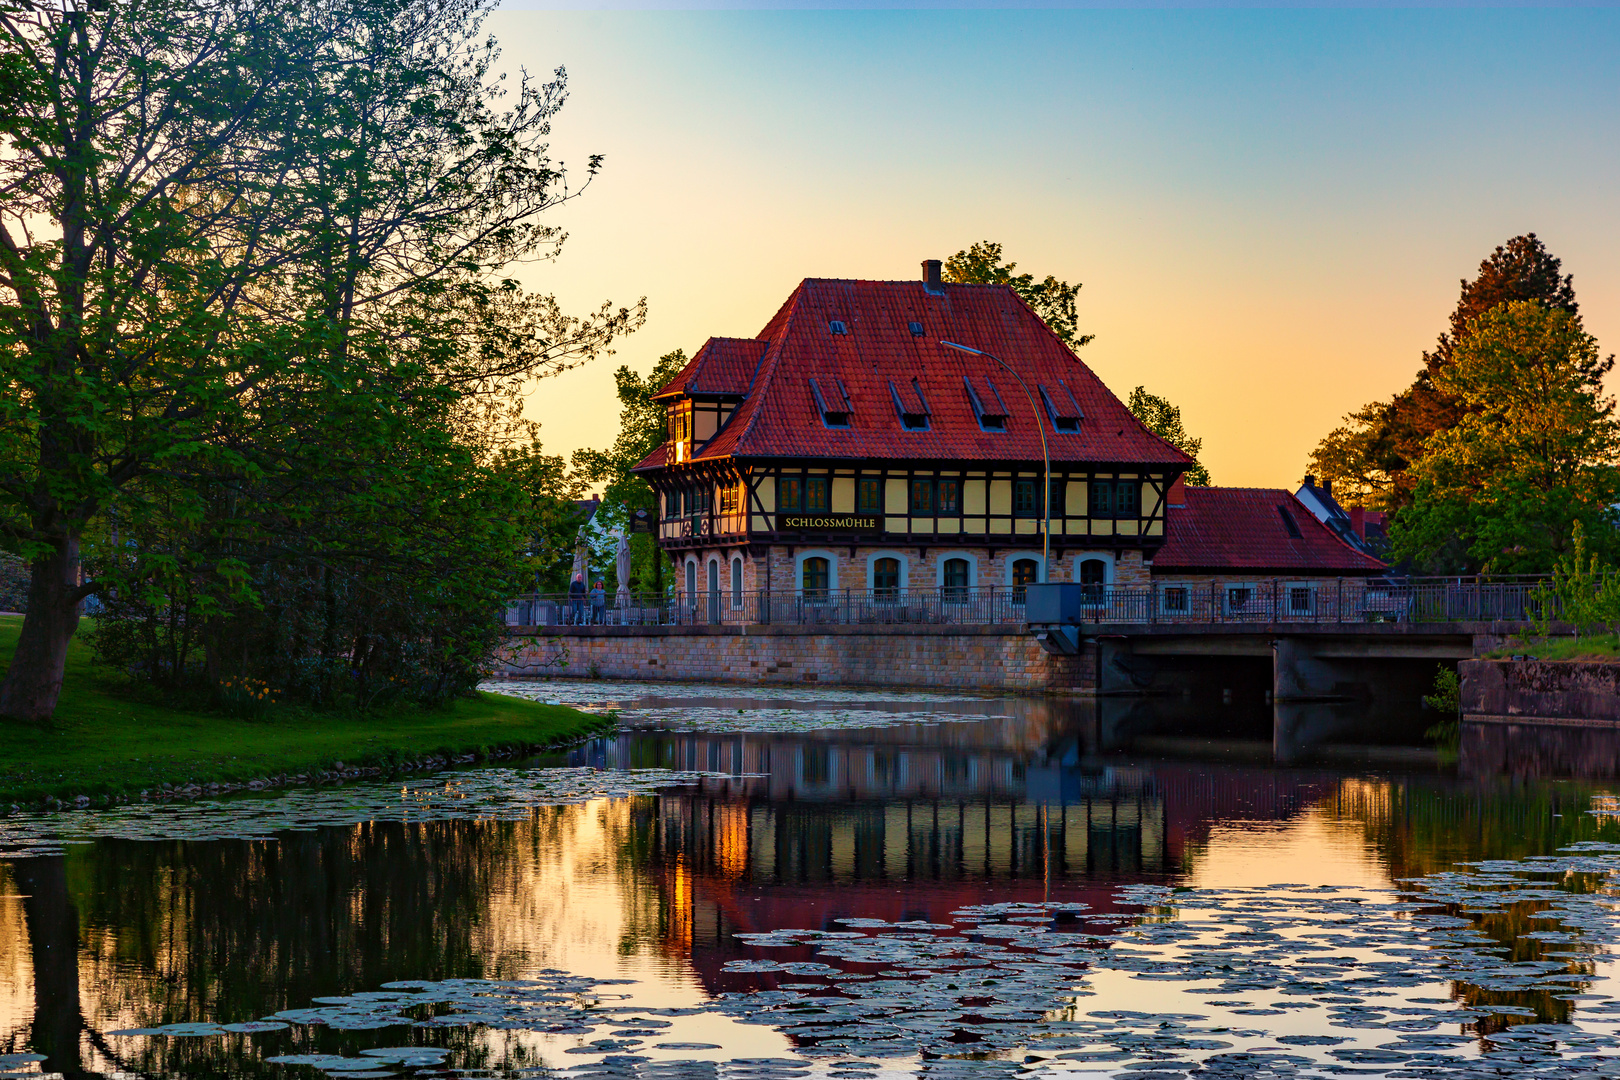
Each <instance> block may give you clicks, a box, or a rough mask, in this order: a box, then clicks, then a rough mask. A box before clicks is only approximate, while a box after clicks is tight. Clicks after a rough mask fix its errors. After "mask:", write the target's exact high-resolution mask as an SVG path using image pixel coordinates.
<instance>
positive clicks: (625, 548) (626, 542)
mask: <svg viewBox="0 0 1620 1080" xmlns="http://www.w3.org/2000/svg"><path fill="white" fill-rule="evenodd" d="M614 569H615V570H616V571H617V572H618V575H619V591H618V592H617V593H616V594H615V595H614V598H613V603H614V605H615V606H617V607H618V609H619V610H620V611H624V610H626V609H627V608H629V606H630V537H629V536H628V535H626V534H620V536H619V554H618V560H617V565H616V566H615V567H614Z"/></svg>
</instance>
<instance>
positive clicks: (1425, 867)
mask: <svg viewBox="0 0 1620 1080" xmlns="http://www.w3.org/2000/svg"><path fill="white" fill-rule="evenodd" d="M1593 793H1594V789H1591V788H1588V787H1584V786H1582V787H1571V786H1570V785H1556V786H1555V785H1551V784H1545V785H1541V784H1525V783H1522V782H1519V783H1514V782H1506V781H1504V782H1497V783H1489V784H1469V785H1466V786H1464V785H1458V784H1419V783H1413V782H1410V781H1400V782H1388V781H1386V782H1376V783H1375V782H1368V781H1360V780H1357V781H1346V782H1345V783H1343V784H1341V785H1340V788H1339V790H1338V791H1337V792H1336V793H1335V795H1334V796H1333V797H1332V798H1331V799H1330V800H1328V801H1326V802H1324V803H1323V806H1324V807H1325V808H1327V809H1329V810H1331V811H1332V812H1333V813H1335V814H1336V815H1338V816H1341V817H1344V818H1348V819H1353V820H1356V821H1359V822H1360V823H1361V824H1362V827H1363V830H1364V832H1365V834H1366V837H1367V841H1368V844H1369V846H1370V847H1373V848H1375V849H1376V850H1378V851H1379V852H1381V853H1382V854H1383V856H1384V857H1385V858H1386V859H1387V860H1388V863H1389V867H1390V876H1391V878H1392V879H1394V880H1397V881H1398V880H1401V879H1404V878H1416V877H1423V876H1425V875H1428V874H1433V873H1438V872H1445V871H1451V870H1456V869H1463V870H1466V869H1467V868H1466V867H1458V866H1457V864H1458V863H1461V862H1469V861H1474V860H1479V859H1504V860H1512V859H1522V858H1525V857H1527V856H1532V855H1544V854H1548V853H1550V852H1554V851H1557V850H1558V849H1559V848H1562V847H1567V846H1569V845H1571V844H1575V843H1578V842H1580V841H1583V840H1607V841H1611V842H1613V841H1617V840H1620V824H1617V823H1615V822H1613V821H1603V820H1601V819H1599V818H1597V817H1594V816H1593V815H1591V814H1589V813H1587V812H1586V811H1587V810H1588V809H1589V808H1590V806H1591V805H1592V795H1593ZM1519 880H1520V881H1521V882H1522V883H1524V884H1530V883H1532V882H1533V883H1534V886H1535V887H1536V888H1539V889H1558V890H1562V891H1564V892H1570V893H1592V892H1596V891H1598V890H1599V889H1600V888H1601V887H1602V885H1603V882H1602V879H1600V878H1599V877H1598V876H1596V875H1593V874H1570V875H1564V876H1559V877H1557V878H1554V879H1551V880H1548V879H1545V878H1543V877H1537V878H1529V877H1525V878H1520V879H1519ZM1509 887H1510V888H1511V887H1512V886H1509ZM1551 906H1552V905H1551V903H1550V902H1549V901H1545V900H1533V901H1532V900H1527V901H1521V902H1518V903H1513V904H1511V905H1509V906H1508V907H1507V908H1506V909H1505V910H1503V911H1501V912H1489V913H1481V912H1477V911H1471V910H1465V908H1466V905H1461V904H1439V905H1436V906H1435V910H1437V911H1443V912H1445V913H1446V914H1447V915H1450V916H1453V917H1455V918H1460V919H1468V920H1470V921H1471V922H1472V924H1473V929H1474V930H1476V931H1478V932H1479V933H1481V934H1484V935H1485V936H1487V937H1489V938H1490V939H1491V940H1492V941H1494V942H1495V943H1496V945H1495V946H1494V947H1489V948H1490V951H1491V952H1492V953H1494V954H1495V955H1498V956H1505V957H1507V958H1508V959H1510V960H1512V961H1513V962H1520V961H1554V962H1558V963H1562V964H1563V965H1564V972H1565V973H1567V974H1575V975H1585V976H1592V975H1593V974H1594V971H1595V957H1596V955H1597V952H1598V949H1597V947H1596V946H1594V945H1590V944H1587V943H1585V942H1582V941H1580V940H1579V939H1580V937H1581V935H1582V931H1581V929H1580V928H1579V927H1575V926H1562V927H1561V929H1562V930H1564V931H1565V932H1566V933H1569V934H1570V935H1571V936H1572V937H1573V938H1575V939H1576V940H1574V941H1568V942H1554V943H1549V942H1545V941H1542V940H1540V939H1537V938H1530V937H1526V936H1525V935H1526V934H1530V933H1534V932H1536V931H1539V930H1551V929H1553V928H1554V927H1555V926H1556V925H1558V924H1557V923H1556V922H1555V921H1554V919H1553V917H1552V916H1550V915H1541V914H1539V913H1540V912H1544V911H1546V910H1547V909H1548V908H1550V907H1551ZM1570 952H1579V953H1582V954H1585V956H1582V957H1571V956H1552V955H1550V954H1551V953H1570ZM1587 957H1591V958H1592V959H1588V958H1587ZM1569 986H1570V988H1571V989H1570V990H1556V989H1535V990H1506V991H1504V990H1485V989H1481V988H1480V987H1477V986H1473V985H1471V984H1469V983H1467V982H1453V983H1452V997H1453V998H1455V999H1456V1000H1458V1001H1460V1002H1463V1003H1465V1004H1467V1005H1470V1006H1482V1007H1483V1006H1490V1005H1509V1006H1518V1007H1520V1008H1525V1009H1532V1010H1534V1011H1535V1016H1534V1017H1533V1018H1532V1017H1517V1016H1515V1017H1509V1016H1502V1015H1496V1016H1492V1017H1489V1018H1487V1019H1485V1020H1482V1021H1481V1022H1479V1023H1478V1024H1476V1025H1474V1028H1475V1030H1476V1031H1478V1032H1479V1033H1480V1034H1481V1035H1489V1034H1491V1033H1494V1032H1498V1031H1503V1030H1506V1029H1507V1028H1509V1027H1512V1026H1514V1025H1516V1024H1521V1023H1568V1022H1570V1020H1571V1019H1572V1017H1573V1016H1574V1015H1575V1011H1576V1010H1575V1003H1573V1002H1569V1001H1561V1000H1559V997H1558V995H1567V994H1568V993H1570V992H1572V991H1578V990H1583V989H1585V988H1586V987H1588V986H1590V981H1589V980H1582V981H1580V982H1576V983H1571V984H1569Z"/></svg>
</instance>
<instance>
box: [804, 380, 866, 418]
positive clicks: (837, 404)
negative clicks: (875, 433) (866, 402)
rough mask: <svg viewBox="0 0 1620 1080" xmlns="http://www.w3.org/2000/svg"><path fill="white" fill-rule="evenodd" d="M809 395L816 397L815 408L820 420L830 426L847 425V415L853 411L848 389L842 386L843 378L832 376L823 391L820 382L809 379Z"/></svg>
mask: <svg viewBox="0 0 1620 1080" xmlns="http://www.w3.org/2000/svg"><path fill="white" fill-rule="evenodd" d="M810 396H811V397H813V398H815V399H816V409H817V410H818V411H819V412H820V413H821V422H822V423H823V424H826V425H827V426H828V427H830V428H847V427H849V417H850V414H851V413H852V412H854V411H855V409H854V406H853V405H852V404H851V403H850V400H849V391H848V390H847V389H846V388H845V387H844V380H843V379H839V378H834V379H833V380H832V382H831V383H829V384H828V386H827V392H825V393H823V392H822V389H821V383H820V381H819V380H817V379H813V378H812V379H811V380H810Z"/></svg>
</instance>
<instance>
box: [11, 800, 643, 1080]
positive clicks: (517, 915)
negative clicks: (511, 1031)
mask: <svg viewBox="0 0 1620 1080" xmlns="http://www.w3.org/2000/svg"><path fill="white" fill-rule="evenodd" d="M629 810H630V807H629V806H628V805H627V804H626V803H625V802H623V801H621V802H618V803H599V804H594V805H589V806H560V807H547V808H543V809H540V810H537V811H536V812H535V813H534V814H533V815H531V817H530V819H529V820H527V821H522V822H491V821H451V822H438V823H435V824H432V825H428V826H424V825H404V824H399V823H370V824H364V825H357V826H352V827H341V828H328V829H322V830H320V831H317V832H309V833H291V834H286V835H283V836H282V837H280V838H278V839H277V840H275V841H247V840H242V841H211V842H194V843H170V842H161V843H154V842H137V841H118V840H104V841H98V842H96V843H93V844H88V845H83V846H75V847H73V848H71V849H70V852H71V854H69V855H68V856H66V857H65V858H62V857H57V858H43V859H25V860H17V861H16V862H15V863H13V864H11V871H10V872H11V875H12V877H13V878H15V879H16V888H17V891H19V892H22V893H25V894H28V895H29V896H30V899H29V900H28V901H26V902H25V903H26V911H25V918H26V921H27V925H28V950H29V954H30V959H31V963H32V968H33V972H34V987H35V1003H34V1004H35V1009H34V1013H35V1015H34V1018H33V1025H32V1028H31V1030H30V1031H28V1032H26V1033H15V1034H12V1038H13V1040H14V1041H16V1040H17V1038H18V1035H19V1034H20V1035H21V1036H22V1038H23V1039H25V1040H26V1041H27V1042H28V1044H29V1045H31V1046H33V1047H35V1048H37V1049H38V1051H39V1052H40V1053H47V1054H50V1055H51V1061H50V1062H48V1063H47V1064H46V1066H45V1067H46V1070H47V1071H58V1072H62V1073H65V1074H68V1075H73V1074H75V1073H79V1072H82V1071H83V1069H84V1067H85V1066H84V1065H82V1064H81V1060H82V1061H83V1062H90V1063H93V1067H95V1068H97V1069H98V1070H100V1069H111V1068H118V1069H122V1070H125V1071H131V1072H137V1073H148V1074H154V1075H159V1074H176V1073H182V1072H188V1073H189V1072H208V1071H211V1070H215V1069H221V1068H225V1067H226V1066H227V1064H228V1067H229V1068H230V1070H231V1071H233V1072H235V1071H245V1072H248V1073H257V1072H260V1071H263V1072H265V1073H266V1074H268V1073H270V1072H274V1071H275V1068H276V1067H274V1066H262V1065H260V1064H258V1062H257V1054H256V1053H254V1052H250V1047H251V1046H252V1045H253V1043H252V1042H251V1041H249V1040H247V1039H245V1038H243V1037H240V1036H229V1037H224V1038H208V1039H138V1040H130V1041H128V1042H127V1043H126V1042H124V1041H122V1040H113V1043H114V1044H116V1045H109V1044H108V1040H106V1039H105V1038H104V1037H103V1036H102V1034H101V1033H103V1032H106V1031H110V1030H117V1029H121V1028H126V1027H144V1026H153V1025H157V1024H163V1023H174V1022H218V1023H231V1022H237V1021H243V1020H251V1019H258V1018H260V1017H263V1016H266V1015H269V1014H270V1013H273V1012H276V1011H278V1010H280V1009H284V1008H289V1007H305V1006H307V1005H309V1004H310V1001H311V999H312V998H314V997H318V996H324V995H328V994H337V993H350V992H353V991H355V990H364V989H375V988H376V987H378V986H379V985H381V984H383V983H385V982H390V981H393V980H396V979H445V978H496V979H501V978H515V977H521V976H522V974H523V973H524V972H525V971H526V970H528V969H530V968H532V967H536V966H545V964H544V962H543V960H544V958H545V956H546V955H547V953H548V950H549V949H551V948H552V947H553V945H554V944H555V943H557V942H558V941H559V940H566V939H568V938H569V937H570V934H569V933H568V932H567V930H566V929H565V927H564V926H563V923H565V922H566V921H567V920H568V919H571V918H577V916H578V914H579V912H581V911H585V912H593V913H594V914H595V915H596V916H597V917H599V918H601V919H604V920H606V921H608V922H612V921H613V920H615V919H616V918H617V915H618V911H617V897H613V898H610V902H609V904H608V905H606V907H605V908H604V906H603V905H602V904H601V903H600V902H598V903H596V904H595V906H594V907H593V905H592V904H591V903H590V902H589V901H588V900H585V899H581V898H578V897H577V896H571V895H570V893H571V890H573V889H574V888H576V887H578V886H579V885H580V883H582V882H583V883H587V884H588V885H589V887H590V888H592V889H593V890H597V891H600V889H601V888H602V887H603V878H604V876H605V877H606V878H607V879H608V882H607V884H608V886H609V887H611V888H616V889H617V892H618V894H620V895H623V896H624V897H627V898H629V900H630V902H627V903H626V904H625V907H626V908H629V909H632V910H635V909H639V908H646V907H649V906H652V907H656V899H654V898H652V896H651V893H650V890H649V889H648V888H647V886H646V885H645V884H640V885H637V884H636V882H635V872H634V865H633V862H632V863H624V864H622V865H616V866H615V865H611V864H610V865H609V866H608V867H606V869H607V870H608V871H609V873H608V874H606V875H603V870H604V867H603V865H602V863H601V855H602V850H603V849H602V845H601V844H600V842H599V840H600V838H599V837H598V836H597V835H596V832H597V830H598V829H602V830H605V831H606V833H607V834H608V835H615V834H623V833H625V832H627V831H629V830H628V819H629ZM637 894H640V895H639V896H638V895H637ZM81 1002H82V1013H81ZM4 1037H5V1036H4V1035H3V1034H0V1040H3V1039H4ZM420 1037H421V1036H420V1033H410V1034H407V1033H406V1032H405V1031H404V1030H400V1031H396V1032H392V1033H391V1034H390V1038H392V1039H408V1040H412V1041H414V1040H417V1039H419V1038H420ZM285 1040H286V1041H285V1042H284V1041H283V1037H280V1036H277V1037H275V1044H276V1045H278V1046H284V1045H286V1044H287V1043H295V1044H297V1045H298V1046H299V1047H300V1048H302V1049H309V1050H313V1051H315V1052H334V1051H340V1050H342V1049H344V1048H347V1050H348V1051H349V1052H353V1051H354V1048H355V1047H356V1046H366V1045H373V1044H374V1043H375V1038H374V1037H373V1035H372V1034H371V1033H360V1034H358V1036H354V1035H344V1034H343V1033H336V1032H329V1031H326V1030H325V1029H323V1028H318V1027H317V1028H313V1029H307V1030H302V1031H295V1033H294V1034H292V1035H290V1036H287V1037H285ZM447 1040H448V1042H449V1043H450V1044H451V1045H463V1046H465V1047H466V1048H467V1050H468V1052H469V1054H470V1056H468V1057H464V1058H463V1064H464V1066H465V1067H478V1066H479V1064H480V1061H481V1059H482V1058H483V1057H484V1056H485V1054H486V1053H487V1051H488V1048H489V1047H490V1046H494V1045H498V1044H499V1042H500V1040H499V1038H492V1037H488V1036H486V1035H473V1034H471V1033H468V1032H465V1031H460V1030H452V1031H449V1032H435V1033H434V1036H433V1041H434V1042H435V1043H437V1044H440V1045H443V1044H444V1043H445V1042H446V1041H447ZM260 1043H261V1044H267V1043H266V1041H265V1039H264V1037H260ZM125 1048H127V1051H128V1052H127V1053H124V1052H123V1051H124V1049H125ZM81 1051H82V1056H81ZM114 1055H121V1056H119V1057H117V1058H115V1057H114Z"/></svg>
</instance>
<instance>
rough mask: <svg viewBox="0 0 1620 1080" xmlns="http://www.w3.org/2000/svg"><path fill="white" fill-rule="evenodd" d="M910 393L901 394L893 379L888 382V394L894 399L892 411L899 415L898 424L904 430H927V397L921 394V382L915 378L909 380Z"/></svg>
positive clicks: (928, 411)
mask: <svg viewBox="0 0 1620 1080" xmlns="http://www.w3.org/2000/svg"><path fill="white" fill-rule="evenodd" d="M910 390H911V393H910V394H909V395H904V394H901V392H900V390H899V388H898V387H896V386H895V385H894V382H893V380H890V382H889V396H890V397H892V398H893V399H894V411H895V412H896V413H898V414H899V416H900V426H901V427H902V428H904V429H905V430H906V431H927V430H928V420H929V414H930V412H931V411H932V410H930V409H929V408H928V399H927V398H926V397H924V396H923V392H922V384H921V383H919V382H918V381H917V380H916V379H912V380H911V387H910Z"/></svg>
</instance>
